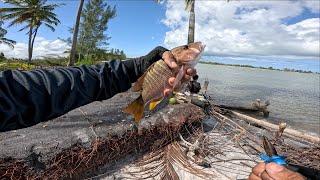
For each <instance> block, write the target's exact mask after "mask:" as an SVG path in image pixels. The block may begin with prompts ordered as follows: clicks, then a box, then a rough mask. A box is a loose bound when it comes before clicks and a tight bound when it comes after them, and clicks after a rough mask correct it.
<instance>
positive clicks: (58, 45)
mask: <svg viewBox="0 0 320 180" xmlns="http://www.w3.org/2000/svg"><path fill="white" fill-rule="evenodd" d="M68 48H69V46H68V44H67V43H65V42H63V41H62V40H59V39H57V40H54V41H52V40H47V39H45V38H43V37H36V39H35V42H34V47H33V59H42V58H45V57H65V56H66V54H64V53H63V52H64V51H66V50H67V49H68ZM0 52H3V53H4V55H5V57H9V58H10V57H14V58H21V59H26V58H28V44H25V43H17V44H16V45H15V47H14V49H11V48H10V47H8V46H6V45H4V44H0Z"/></svg>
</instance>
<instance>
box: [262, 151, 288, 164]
mask: <svg viewBox="0 0 320 180" xmlns="http://www.w3.org/2000/svg"><path fill="white" fill-rule="evenodd" d="M260 158H261V159H262V160H264V162H266V163H270V162H275V163H277V164H280V165H286V164H287V163H286V158H287V156H271V157H269V156H267V155H266V154H261V155H260Z"/></svg>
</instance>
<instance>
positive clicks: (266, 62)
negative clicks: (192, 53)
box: [202, 56, 320, 72]
mask: <svg viewBox="0 0 320 180" xmlns="http://www.w3.org/2000/svg"><path fill="white" fill-rule="evenodd" d="M202 61H205V62H217V63H223V64H240V65H251V66H254V67H265V68H268V67H272V68H274V69H284V68H288V69H294V70H303V71H311V72H320V58H313V59H288V58H268V57H263V58H258V57H255V58H239V57H212V56H206V57H204V58H203V60H202Z"/></svg>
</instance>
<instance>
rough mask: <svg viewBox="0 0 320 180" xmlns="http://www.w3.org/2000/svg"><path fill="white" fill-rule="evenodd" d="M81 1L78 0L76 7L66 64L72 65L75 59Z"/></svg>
mask: <svg viewBox="0 0 320 180" xmlns="http://www.w3.org/2000/svg"><path fill="white" fill-rule="evenodd" d="M83 2H84V0H80V5H79V8H78V13H77V17H76V24H75V25H74V32H73V37H72V46H71V51H70V57H69V63H68V66H73V65H74V61H75V57H76V48H77V40H78V32H79V24H80V17H81V12H82V6H83Z"/></svg>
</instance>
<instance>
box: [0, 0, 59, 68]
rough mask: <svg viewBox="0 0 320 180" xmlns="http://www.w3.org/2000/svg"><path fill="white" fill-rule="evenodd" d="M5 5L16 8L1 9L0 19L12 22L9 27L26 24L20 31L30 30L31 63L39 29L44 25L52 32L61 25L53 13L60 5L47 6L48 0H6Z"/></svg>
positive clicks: (29, 51) (29, 59)
mask: <svg viewBox="0 0 320 180" xmlns="http://www.w3.org/2000/svg"><path fill="white" fill-rule="evenodd" d="M4 2H5V3H9V4H11V5H14V6H15V7H14V8H1V9H0V19H3V20H12V21H11V22H10V23H9V26H8V27H11V26H13V25H21V24H25V25H24V27H23V28H21V29H20V30H19V31H23V30H28V33H27V35H28V36H29V42H28V62H29V63H30V62H31V59H32V52H33V45H34V40H35V37H36V36H37V32H38V29H39V27H40V26H41V25H42V24H44V25H45V26H46V27H48V28H49V29H50V30H51V31H54V30H55V29H54V27H53V25H55V26H57V25H58V24H60V21H59V19H57V15H56V14H55V13H53V11H54V10H55V9H56V8H57V7H59V6H60V5H58V4H50V5H46V2H47V0H5V1H4Z"/></svg>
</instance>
